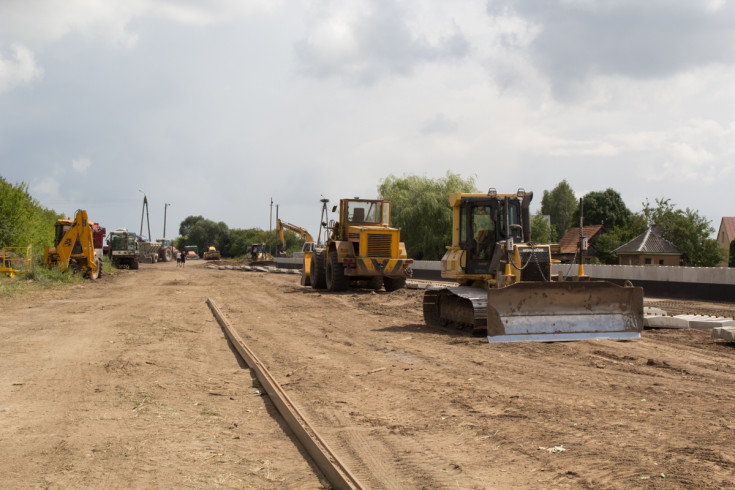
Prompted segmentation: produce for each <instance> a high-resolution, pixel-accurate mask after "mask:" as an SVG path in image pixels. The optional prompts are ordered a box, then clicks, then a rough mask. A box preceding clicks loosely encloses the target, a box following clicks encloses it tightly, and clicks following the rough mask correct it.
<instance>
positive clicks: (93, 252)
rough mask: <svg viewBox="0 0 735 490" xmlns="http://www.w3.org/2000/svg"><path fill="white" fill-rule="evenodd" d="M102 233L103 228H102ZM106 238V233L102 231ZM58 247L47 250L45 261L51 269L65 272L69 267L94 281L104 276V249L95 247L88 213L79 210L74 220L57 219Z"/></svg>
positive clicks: (56, 238)
mask: <svg viewBox="0 0 735 490" xmlns="http://www.w3.org/2000/svg"><path fill="white" fill-rule="evenodd" d="M100 230H102V229H100ZM101 233H102V234H103V235H104V231H102V232H101ZM54 235H55V236H54V244H55V246H54V247H44V250H43V262H44V264H46V266H47V267H49V268H51V267H54V266H56V265H58V266H59V269H60V270H61V272H66V270H67V269H68V268H69V267H72V268H73V269H77V270H80V271H81V272H83V273H84V275H85V276H86V277H88V278H90V279H97V278H98V277H99V276H100V275H101V274H102V248H101V240H98V241H99V242H100V247H99V248H95V239H94V238H95V231H94V230H93V228H92V223H90V222H89V220H88V218H87V212H86V211H84V210H81V209H80V210H78V211H77V213H76V216H75V218H74V220H73V221H72V220H71V219H70V218H67V219H60V220H57V221H56V223H55V233H54Z"/></svg>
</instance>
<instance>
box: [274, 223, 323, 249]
mask: <svg viewBox="0 0 735 490" xmlns="http://www.w3.org/2000/svg"><path fill="white" fill-rule="evenodd" d="M284 229H285V230H289V231H292V232H294V233H296V234H297V235H299V236H300V237H301V238H303V239H304V240H305V241H306V242H307V243H308V242H313V241H314V239H313V238H312V237H311V234H310V233H309V232H308V231H306V230H305V229H303V228H301V227H300V226H296V225H294V224H291V223H285V222H283V221H281V220H280V219H278V220H276V233H277V235H278V245H279V247H280V249H281V250H285V249H286V239H285V237H284V236H283V230H284Z"/></svg>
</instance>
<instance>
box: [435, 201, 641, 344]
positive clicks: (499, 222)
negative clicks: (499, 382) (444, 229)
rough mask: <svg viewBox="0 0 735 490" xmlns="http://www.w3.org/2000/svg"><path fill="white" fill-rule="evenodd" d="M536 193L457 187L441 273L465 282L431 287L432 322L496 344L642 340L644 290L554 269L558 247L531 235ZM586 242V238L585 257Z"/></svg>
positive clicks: (581, 268) (581, 242)
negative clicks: (466, 328)
mask: <svg viewBox="0 0 735 490" xmlns="http://www.w3.org/2000/svg"><path fill="white" fill-rule="evenodd" d="M532 198H533V193H531V192H525V191H524V190H523V189H519V190H518V192H516V193H515V194H498V193H497V192H496V191H495V189H490V190H489V191H488V193H487V194H480V193H472V194H466V193H453V194H451V195H450V196H449V204H450V205H451V207H452V245H451V246H449V247H447V251H446V253H445V254H444V257H443V258H442V260H441V274H442V277H443V278H445V279H453V280H455V281H457V282H458V283H459V286H452V287H431V288H428V289H427V290H426V292H425V293H424V302H423V310H424V320H425V321H426V323H427V325H430V326H455V327H464V326H469V327H471V328H473V329H474V330H475V332H482V333H483V334H486V335H487V338H488V341H489V342H515V341H541V342H551V341H572V340H584V339H639V338H640V331H641V328H642V326H643V290H642V289H641V288H639V287H632V285H631V286H629V287H622V286H618V285H616V284H613V283H610V282H607V281H592V280H590V278H589V276H586V275H584V270H583V267H582V265H581V264H582V260H580V261H579V267H578V272H577V274H576V275H575V276H572V277H563V276H561V275H559V274H553V273H552V269H551V264H552V259H551V246H550V245H548V244H537V243H533V242H532V241H531V225H530V216H529V204H530V203H531V199H532ZM583 245H584V244H583V241H582V240H580V259H581V257H582V250H583V248H584V247H583Z"/></svg>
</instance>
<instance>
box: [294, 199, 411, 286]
mask: <svg viewBox="0 0 735 490" xmlns="http://www.w3.org/2000/svg"><path fill="white" fill-rule="evenodd" d="M322 202H324V205H325V206H326V200H323V201H322ZM335 211H337V206H335V207H334V208H333V209H332V212H335ZM322 216H323V217H324V210H323V211H322ZM322 224H323V225H324V226H325V229H326V231H327V233H328V235H327V240H326V241H325V243H324V245H323V247H316V248H315V249H314V250H313V252H305V253H304V267H303V272H302V280H301V283H302V284H303V285H311V286H312V287H313V288H314V289H327V290H329V291H344V290H346V289H347V288H348V287H349V286H350V285H351V284H359V282H360V281H361V282H362V283H363V284H364V285H365V286H367V287H369V288H372V289H380V288H381V287H385V290H386V291H395V290H397V289H400V288H403V287H405V285H406V278H408V277H411V275H412V271H411V264H412V263H413V260H412V259H409V258H408V255H407V254H406V246H405V244H404V243H403V242H401V237H400V230H399V229H398V228H392V227H391V226H390V201H384V200H379V199H360V198H354V199H342V200H340V204H339V221H337V222H334V221H331V222H329V223H327V222H326V221H323V223H322Z"/></svg>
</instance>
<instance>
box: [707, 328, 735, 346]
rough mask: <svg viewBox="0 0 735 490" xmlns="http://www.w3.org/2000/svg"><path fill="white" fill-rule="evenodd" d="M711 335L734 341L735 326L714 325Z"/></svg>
mask: <svg viewBox="0 0 735 490" xmlns="http://www.w3.org/2000/svg"><path fill="white" fill-rule="evenodd" d="M712 337H714V338H716V339H722V340H725V341H727V342H735V327H715V328H713V329H712Z"/></svg>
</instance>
